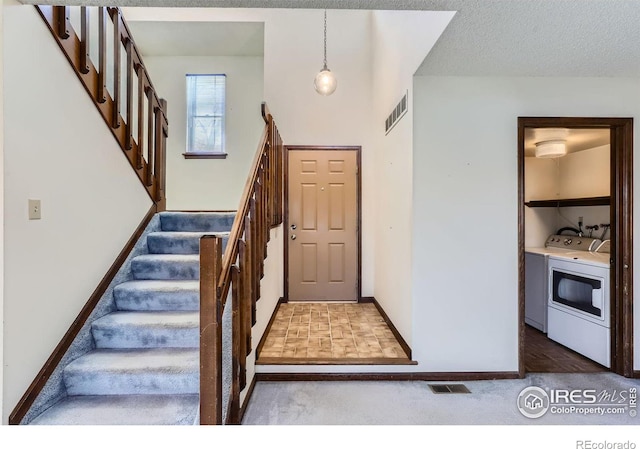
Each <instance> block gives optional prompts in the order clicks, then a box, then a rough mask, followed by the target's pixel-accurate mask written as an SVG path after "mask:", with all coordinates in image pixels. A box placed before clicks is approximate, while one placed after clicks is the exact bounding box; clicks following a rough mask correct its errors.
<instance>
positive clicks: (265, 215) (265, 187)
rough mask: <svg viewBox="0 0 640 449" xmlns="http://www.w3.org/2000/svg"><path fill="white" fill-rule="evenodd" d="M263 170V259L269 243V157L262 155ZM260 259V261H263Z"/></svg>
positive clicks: (266, 154) (265, 256) (265, 154)
mask: <svg viewBox="0 0 640 449" xmlns="http://www.w3.org/2000/svg"><path fill="white" fill-rule="evenodd" d="M263 160H264V170H263V171H262V186H263V189H262V233H263V240H262V241H263V244H264V253H263V255H264V259H266V258H267V242H269V229H270V228H269V156H268V153H266V152H265V153H264V156H263ZM264 259H262V260H264Z"/></svg>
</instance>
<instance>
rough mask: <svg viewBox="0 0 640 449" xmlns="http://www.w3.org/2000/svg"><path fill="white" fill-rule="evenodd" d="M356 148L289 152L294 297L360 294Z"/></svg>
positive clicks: (290, 270)
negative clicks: (354, 149)
mask: <svg viewBox="0 0 640 449" xmlns="http://www.w3.org/2000/svg"><path fill="white" fill-rule="evenodd" d="M357 156H358V153H357V151H353V150H321V149H303V150H296V149H290V150H289V152H288V160H289V163H288V170H289V172H288V210H289V214H288V220H287V225H288V227H289V229H288V273H289V281H288V296H289V300H290V301H305V300H310V301H314V300H329V301H330V300H335V301H356V300H357V299H358V182H357V179H358V174H357V170H358V165H357V160H358V159H357Z"/></svg>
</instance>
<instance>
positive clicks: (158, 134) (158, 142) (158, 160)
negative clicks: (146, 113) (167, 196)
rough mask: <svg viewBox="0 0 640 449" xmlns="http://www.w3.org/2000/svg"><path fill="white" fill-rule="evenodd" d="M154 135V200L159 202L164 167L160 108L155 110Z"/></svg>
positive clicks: (161, 197)
mask: <svg viewBox="0 0 640 449" xmlns="http://www.w3.org/2000/svg"><path fill="white" fill-rule="evenodd" d="M154 126H155V137H154V146H153V148H154V152H155V157H154V160H155V164H156V166H155V169H154V171H153V172H154V175H155V178H156V179H155V183H156V202H159V201H161V200H162V199H163V196H162V182H161V177H162V172H163V167H164V160H163V159H162V156H163V154H162V141H163V140H164V139H163V138H162V133H163V130H162V110H161V109H160V108H158V109H156V110H155V124H154Z"/></svg>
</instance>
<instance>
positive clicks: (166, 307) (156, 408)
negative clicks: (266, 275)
mask: <svg viewBox="0 0 640 449" xmlns="http://www.w3.org/2000/svg"><path fill="white" fill-rule="evenodd" d="M234 217H235V213H188V212H163V213H161V214H160V228H161V231H160V232H151V233H149V234H148V235H147V236H146V239H147V242H146V243H147V248H148V252H149V254H144V255H139V256H136V257H134V258H133V259H132V260H131V276H129V278H131V279H132V280H129V281H127V282H123V283H121V284H119V285H116V286H115V288H114V289H113V299H114V303H115V308H116V310H115V311H113V312H111V313H109V314H107V315H105V316H103V317H101V318H99V319H96V320H95V321H93V322H92V323H91V338H92V339H93V348H94V349H93V350H91V351H89V352H88V353H86V354H84V355H82V356H80V357H78V358H77V359H75V360H74V361H72V362H71V363H69V364H68V365H67V366H66V367H65V368H64V370H63V371H62V373H63V383H64V386H65V388H66V397H65V398H63V399H62V400H60V401H59V402H58V403H56V404H55V405H53V406H52V407H50V408H49V409H47V410H46V411H44V412H43V413H42V414H40V415H39V416H38V417H36V418H35V419H34V420H33V421H32V422H31V424H41V425H42V424H44V425H51V424H65V425H71V424H92V425H95V424H109V425H121V424H135V425H150V424H155V425H173V424H183V425H191V424H197V422H198V408H199V388H200V385H199V369H200V360H199V312H198V310H199V301H200V300H199V280H198V277H199V255H198V253H199V243H200V237H202V235H205V234H213V233H215V234H218V235H225V234H226V235H228V233H229V231H230V229H231V226H232V224H233V220H234ZM143 238H144V237H143ZM226 240H227V239H226V238H225V239H224V240H223V242H224V244H225V245H226Z"/></svg>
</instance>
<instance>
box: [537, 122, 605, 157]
mask: <svg viewBox="0 0 640 449" xmlns="http://www.w3.org/2000/svg"><path fill="white" fill-rule="evenodd" d="M535 129H536V128H526V129H525V130H524V155H525V156H527V157H531V156H534V155H535V149H536V147H535V143H536V141H535V138H534V132H535ZM610 134H611V133H610V131H609V129H593V128H591V129H583V128H581V129H569V134H568V136H567V153H574V152H576V151H583V150H588V149H590V148H595V147H599V146H601V145H607V144H608V143H609V140H610Z"/></svg>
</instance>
